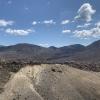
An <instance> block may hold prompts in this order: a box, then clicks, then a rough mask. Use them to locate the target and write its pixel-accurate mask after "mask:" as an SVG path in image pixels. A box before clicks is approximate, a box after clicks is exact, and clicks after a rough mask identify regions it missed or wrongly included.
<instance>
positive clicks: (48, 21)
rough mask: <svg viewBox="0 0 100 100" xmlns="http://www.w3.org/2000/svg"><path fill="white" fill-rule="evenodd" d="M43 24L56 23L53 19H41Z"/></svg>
mask: <svg viewBox="0 0 100 100" xmlns="http://www.w3.org/2000/svg"><path fill="white" fill-rule="evenodd" d="M43 24H56V22H54V20H53V19H51V20H45V21H43Z"/></svg>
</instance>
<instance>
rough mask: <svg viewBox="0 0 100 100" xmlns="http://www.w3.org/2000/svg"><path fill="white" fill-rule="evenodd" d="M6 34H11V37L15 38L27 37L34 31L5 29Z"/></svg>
mask: <svg viewBox="0 0 100 100" xmlns="http://www.w3.org/2000/svg"><path fill="white" fill-rule="evenodd" d="M5 32H6V33H8V34H11V35H16V36H26V35H29V33H32V32H35V31H34V30H31V29H27V30H20V29H10V28H8V29H6V30H5Z"/></svg>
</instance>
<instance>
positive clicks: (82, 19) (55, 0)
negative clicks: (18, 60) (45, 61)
mask: <svg viewBox="0 0 100 100" xmlns="http://www.w3.org/2000/svg"><path fill="white" fill-rule="evenodd" d="M99 4H100V0H0V44H1V45H12V44H16V43H31V44H36V45H41V46H57V47H59V46H66V45H70V44H84V45H87V44H90V43H91V42H93V41H95V40H98V39H100V5H99Z"/></svg>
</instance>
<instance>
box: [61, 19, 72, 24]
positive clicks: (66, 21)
mask: <svg viewBox="0 0 100 100" xmlns="http://www.w3.org/2000/svg"><path fill="white" fill-rule="evenodd" d="M69 22H70V21H69V20H63V21H62V22H61V24H62V25H65V24H68V23H69Z"/></svg>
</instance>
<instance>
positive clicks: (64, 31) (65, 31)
mask: <svg viewBox="0 0 100 100" xmlns="http://www.w3.org/2000/svg"><path fill="white" fill-rule="evenodd" d="M70 32H71V30H62V33H64V34H65V33H70Z"/></svg>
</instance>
